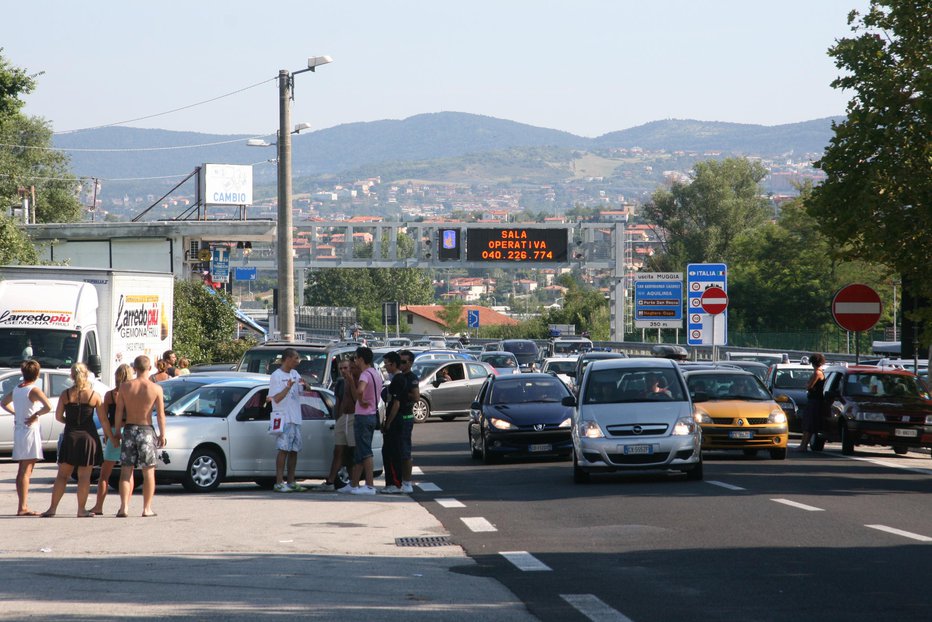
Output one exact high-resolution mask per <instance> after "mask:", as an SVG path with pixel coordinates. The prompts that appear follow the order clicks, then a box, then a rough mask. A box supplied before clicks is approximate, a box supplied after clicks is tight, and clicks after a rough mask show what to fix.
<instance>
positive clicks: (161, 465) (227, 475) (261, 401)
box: [153, 377, 382, 492]
mask: <svg viewBox="0 0 932 622" xmlns="http://www.w3.org/2000/svg"><path fill="white" fill-rule="evenodd" d="M212 380H213V381H212V382H209V383H207V384H202V385H201V386H199V387H197V388H196V389H194V390H193V391H191V392H189V393H185V394H184V395H182V396H181V397H179V398H178V399H176V400H175V401H174V402H172V403H171V404H166V406H165V410H166V424H165V426H166V430H165V434H166V437H167V439H168V444H167V446H166V447H165V448H163V449H160V450H159V451H158V464H157V465H156V470H155V476H156V481H157V482H159V483H172V482H181V484H182V485H183V486H184V487H185V489H187V490H190V491H193V492H209V491H212V490H215V489H216V488H217V487H218V486H219V485H220V484H221V483H222V482H225V481H254V482H256V483H257V484H259V485H260V486H262V487H265V488H271V487H272V485H273V484H274V483H275V458H276V456H277V454H278V451H277V449H276V448H275V438H276V437H275V436H273V435H271V434H269V433H268V427H269V417H270V414H271V412H272V407H271V402H269V401H268V400H267V398H268V394H269V381H268V379H267V378H256V377H238V378H237V377H230V378H224V377H219V378H212ZM334 403H335V398H334V395H333V393H331V392H330V391H328V390H326V389H322V388H318V387H314V388H311V389H310V390H309V391H307V392H306V393H305V395H304V397H303V404H302V408H301V414H302V423H301V434H302V440H303V442H304V446H303V449H302V450H301V451H300V453H298V463H297V477H298V479H307V478H315V479H324V478H326V477H327V475H328V473H329V472H330V461H331V459H332V457H333V433H334V427H335V425H336V421H335V420H334V416H333V411H334ZM153 419H154V417H153ZM381 449H382V435H381V433H380V432H378V431H376V433H375V436H374V437H373V439H372V453H373V460H374V469H375V471H376V473H377V474H378V473H381V470H382V451H381Z"/></svg>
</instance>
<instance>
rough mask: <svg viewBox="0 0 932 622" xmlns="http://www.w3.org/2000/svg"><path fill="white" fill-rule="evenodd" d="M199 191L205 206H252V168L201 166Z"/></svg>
mask: <svg viewBox="0 0 932 622" xmlns="http://www.w3.org/2000/svg"><path fill="white" fill-rule="evenodd" d="M200 181H201V191H202V192H203V193H204V203H205V204H206V205H252V166H250V165H242V164H202V165H201V172H200Z"/></svg>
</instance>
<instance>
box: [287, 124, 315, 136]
mask: <svg viewBox="0 0 932 622" xmlns="http://www.w3.org/2000/svg"><path fill="white" fill-rule="evenodd" d="M309 129H311V124H310V123H298V124H297V125H295V126H294V132H292V133H293V134H300V133H301V132H303V131H304V130H309Z"/></svg>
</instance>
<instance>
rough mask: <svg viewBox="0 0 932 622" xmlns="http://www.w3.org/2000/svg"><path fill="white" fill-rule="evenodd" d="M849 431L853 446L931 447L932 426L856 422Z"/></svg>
mask: <svg viewBox="0 0 932 622" xmlns="http://www.w3.org/2000/svg"><path fill="white" fill-rule="evenodd" d="M849 429H850V430H851V431H852V433H853V435H854V439H855V441H854V442H855V444H861V445H899V446H903V447H932V426H928V425H916V424H901V425H897V424H892V423H879V422H876V423H875V422H871V421H858V422H857V425H856V426H855V427H853V428H849Z"/></svg>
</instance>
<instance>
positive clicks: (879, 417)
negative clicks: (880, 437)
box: [854, 410, 887, 423]
mask: <svg viewBox="0 0 932 622" xmlns="http://www.w3.org/2000/svg"><path fill="white" fill-rule="evenodd" d="M854 418H855V419H857V420H858V421H875V422H879V423H884V422H886V421H887V418H886V417H884V416H883V413H878V412H873V411H871V410H862V411H860V412H858V413H857V414H856V415H855V416H854Z"/></svg>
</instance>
